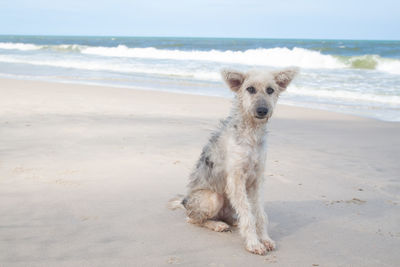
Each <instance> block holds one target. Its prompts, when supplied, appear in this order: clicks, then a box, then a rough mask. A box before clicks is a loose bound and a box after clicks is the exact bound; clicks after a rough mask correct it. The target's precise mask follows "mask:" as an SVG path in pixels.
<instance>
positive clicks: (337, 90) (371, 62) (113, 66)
mask: <svg viewBox="0 0 400 267" xmlns="http://www.w3.org/2000/svg"><path fill="white" fill-rule="evenodd" d="M288 66H298V67H300V69H301V74H300V75H299V76H298V77H297V78H296V79H295V81H294V82H293V83H292V84H291V85H290V87H289V88H288V90H287V92H286V93H285V94H283V95H282V97H281V100H280V101H281V103H285V104H289V105H296V106H305V107H311V108H317V109H325V110H331V111H335V112H343V113H349V114H354V115H360V116H366V117H371V118H376V119H380V120H386V121H400V41H373V40H369V41H361V40H308V39H241V38H177V37H84V36H80V37H71V36H69V37H66V36H0V77H8V78H17V79H34V80H44V81H58V82H71V83H83V84H102V85H110V86H116V87H121V86H122V87H132V88H138V89H143V90H165V91H173V92H181V93H189V94H201V95H212V96H221V97H232V93H231V92H230V91H229V90H228V89H227V88H226V86H224V84H223V83H222V82H221V78H220V74H219V71H220V69H222V68H233V69H238V70H242V71H246V70H249V69H252V68H264V69H269V70H275V69H279V68H284V67H288Z"/></svg>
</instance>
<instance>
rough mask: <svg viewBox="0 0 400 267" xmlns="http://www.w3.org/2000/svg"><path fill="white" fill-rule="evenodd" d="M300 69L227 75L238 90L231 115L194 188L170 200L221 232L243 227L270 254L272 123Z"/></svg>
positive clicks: (248, 242) (251, 244)
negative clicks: (266, 200) (267, 188)
mask: <svg viewBox="0 0 400 267" xmlns="http://www.w3.org/2000/svg"><path fill="white" fill-rule="evenodd" d="M297 73H298V69H297V68H287V69H282V70H278V71H263V70H251V71H248V72H240V71H236V70H230V69H224V70H222V71H221V75H222V78H223V80H224V81H225V83H226V84H227V85H228V86H229V88H230V89H231V90H232V91H233V92H234V93H235V98H234V100H233V105H232V109H231V112H230V115H229V116H228V117H227V118H226V119H225V120H223V121H221V123H220V126H219V128H218V130H217V131H215V132H214V133H213V134H212V136H211V138H210V140H209V141H208V144H207V145H206V146H205V147H204V148H203V150H202V153H201V155H200V159H199V160H198V161H197V164H196V166H195V168H194V171H193V172H192V173H191V175H190V182H189V185H188V192H187V194H186V195H185V196H178V197H176V198H174V199H172V200H170V201H169V207H170V208H171V209H176V208H184V209H185V210H186V213H187V221H188V222H189V223H192V224H197V225H200V226H203V227H206V228H209V229H211V230H214V231H217V232H225V231H230V226H236V225H238V226H239V230H240V234H241V235H242V236H243V237H244V239H245V248H246V249H247V250H248V251H249V252H251V253H254V254H259V255H265V254H266V253H267V251H271V250H274V249H275V247H276V246H275V242H274V241H273V240H272V239H271V238H270V236H269V234H268V231H267V227H268V217H267V215H266V214H265V212H264V208H263V200H262V196H263V193H262V188H263V181H264V170H265V162H266V133H267V132H266V126H267V122H268V120H269V119H270V118H271V116H272V114H273V112H274V109H275V106H276V103H277V101H278V98H279V95H280V94H281V93H282V92H283V91H285V90H286V88H287V87H288V85H289V84H290V82H291V81H292V80H293V78H294V77H295V76H296V75H297Z"/></svg>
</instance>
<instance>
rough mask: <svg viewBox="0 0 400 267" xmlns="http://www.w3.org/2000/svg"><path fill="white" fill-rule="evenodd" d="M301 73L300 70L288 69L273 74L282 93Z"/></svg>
mask: <svg viewBox="0 0 400 267" xmlns="http://www.w3.org/2000/svg"><path fill="white" fill-rule="evenodd" d="M298 73H299V69H298V68H287V69H283V70H279V71H275V72H273V75H274V80H275V82H276V84H277V85H279V87H280V88H281V90H282V91H284V90H286V88H287V87H288V85H289V84H290V82H291V81H292V80H293V78H294V77H296V75H297V74H298Z"/></svg>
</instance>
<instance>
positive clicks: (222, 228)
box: [213, 222, 231, 232]
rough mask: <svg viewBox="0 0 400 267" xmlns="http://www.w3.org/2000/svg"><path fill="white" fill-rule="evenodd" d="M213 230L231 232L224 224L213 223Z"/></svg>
mask: <svg viewBox="0 0 400 267" xmlns="http://www.w3.org/2000/svg"><path fill="white" fill-rule="evenodd" d="M213 230H214V231H215V232H231V228H230V227H229V225H228V224H226V223H224V222H215V224H214V227H213Z"/></svg>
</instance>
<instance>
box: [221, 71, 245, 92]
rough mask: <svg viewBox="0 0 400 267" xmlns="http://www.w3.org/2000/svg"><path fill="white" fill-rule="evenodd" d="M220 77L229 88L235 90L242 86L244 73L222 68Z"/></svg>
mask: <svg viewBox="0 0 400 267" xmlns="http://www.w3.org/2000/svg"><path fill="white" fill-rule="evenodd" d="M221 76H222V79H224V81H225V82H226V84H227V85H228V86H229V88H231V90H232V91H234V92H237V91H238V90H239V89H240V86H242V84H243V82H244V79H245V78H246V75H245V74H244V73H242V72H240V71H236V70H230V69H223V70H221Z"/></svg>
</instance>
